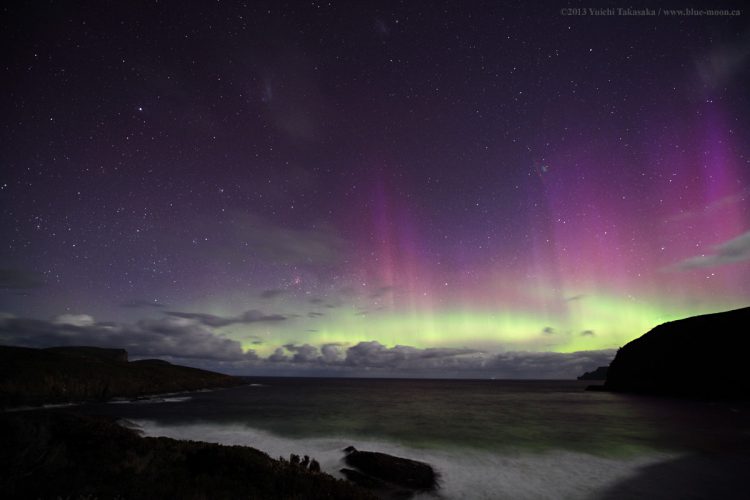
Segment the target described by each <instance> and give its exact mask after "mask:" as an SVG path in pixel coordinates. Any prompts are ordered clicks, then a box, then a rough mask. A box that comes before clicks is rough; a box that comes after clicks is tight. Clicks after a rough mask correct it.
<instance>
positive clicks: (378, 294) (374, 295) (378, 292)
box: [370, 286, 393, 299]
mask: <svg viewBox="0 0 750 500" xmlns="http://www.w3.org/2000/svg"><path fill="white" fill-rule="evenodd" d="M389 293H393V287H392V286H381V287H378V288H376V289H375V290H374V291H373V292H371V293H370V298H371V299H380V298H383V297H384V296H386V295H388V294H389Z"/></svg>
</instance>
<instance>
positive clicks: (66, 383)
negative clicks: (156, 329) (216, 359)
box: [0, 346, 243, 408]
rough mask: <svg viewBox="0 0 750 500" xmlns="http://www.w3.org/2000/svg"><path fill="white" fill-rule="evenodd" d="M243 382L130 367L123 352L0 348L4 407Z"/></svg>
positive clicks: (169, 368) (165, 366) (190, 371)
mask: <svg viewBox="0 0 750 500" xmlns="http://www.w3.org/2000/svg"><path fill="white" fill-rule="evenodd" d="M242 383H243V382H242V380H241V379H239V378H237V377H230V376H229V375H223V374H220V373H214V372H210V371H206V370H199V369H197V368H189V367H186V366H179V365H172V364H170V363H168V362H166V361H161V360H141V361H130V362H129V361H128V355H127V352H126V351H125V350H124V349H102V348H97V347H55V348H49V349H31V348H26V347H11V346H0V408H2V407H6V408H7V407H13V406H24V405H40V404H50V403H66V402H75V401H92V400H98V401H102V400H107V399H110V398H113V397H126V398H135V397H138V396H144V395H149V394H157V393H166V392H180V391H191V390H198V389H207V388H217V387H230V386H234V385H240V384H242Z"/></svg>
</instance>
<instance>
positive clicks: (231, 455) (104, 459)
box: [0, 410, 376, 500]
mask: <svg viewBox="0 0 750 500" xmlns="http://www.w3.org/2000/svg"><path fill="white" fill-rule="evenodd" d="M0 443H2V446H0V471H1V472H0V491H2V497H3V498H7V499H16V498H18V499H22V498H77V499H83V498H120V499H141V498H153V499H170V500H171V499H175V498H180V499H188V500H190V499H195V500H198V499H207V498H211V499H232V500H234V499H238V498H268V499H277V498H278V499H301V498H305V499H340V500H345V499H346V500H348V499H351V500H357V499H361V500H376V499H375V497H374V496H373V495H372V494H370V493H369V492H367V491H366V490H363V489H361V488H359V487H357V486H356V485H353V484H351V483H349V482H347V481H345V480H343V479H335V478H333V477H331V476H330V475H328V474H324V473H321V472H311V471H309V470H307V469H304V468H302V467H300V466H299V465H292V464H291V463H289V462H287V461H282V460H274V459H272V458H271V457H269V456H268V455H267V454H265V453H263V452H261V451H259V450H256V449H254V448H250V447H245V446H222V445H218V444H212V443H201V442H195V441H178V440H175V439H169V438H149V437H141V436H139V435H138V433H137V432H136V431H135V430H133V429H130V428H126V427H123V426H121V425H118V424H117V423H116V422H115V421H114V420H113V419H109V418H105V417H91V416H84V415H77V414H73V413H67V412H57V411H52V410H48V411H38V410H37V411H27V412H13V413H5V414H0Z"/></svg>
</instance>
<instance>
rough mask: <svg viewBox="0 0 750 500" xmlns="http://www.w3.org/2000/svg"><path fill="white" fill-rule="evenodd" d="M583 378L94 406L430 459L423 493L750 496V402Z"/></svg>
mask: <svg viewBox="0 0 750 500" xmlns="http://www.w3.org/2000/svg"><path fill="white" fill-rule="evenodd" d="M586 384H587V383H585V382H577V381H495V380H404V379H400V380H393V379H310V378H297V379H294V378H262V379H261V378H257V379H251V380H249V381H248V385H246V386H242V387H236V388H231V389H222V390H217V391H212V392H199V393H193V394H190V395H179V396H173V397H166V398H155V399H153V400H151V401H148V400H146V401H143V400H141V401H138V402H135V403H133V404H99V405H87V406H86V407H85V411H87V412H91V413H104V414H110V415H117V416H120V417H123V418H125V419H127V420H129V421H130V422H132V423H134V424H135V425H137V426H138V427H139V428H140V429H142V431H143V432H144V434H145V435H148V436H167V437H172V438H176V439H190V440H200V441H209V442H215V443H222V444H231V445H247V446H252V447H254V448H257V449H260V450H262V451H265V452H267V453H268V454H269V455H271V456H272V457H279V456H281V457H286V458H288V457H289V455H290V454H292V453H295V454H298V455H309V456H310V457H312V458H315V459H316V460H318V462H320V464H321V467H322V469H323V470H324V471H326V472H328V473H330V474H332V475H334V476H337V477H343V476H341V474H340V472H339V470H340V469H341V468H342V467H343V466H344V464H343V462H342V458H343V452H342V450H343V448H345V447H347V446H354V447H356V448H357V449H360V450H369V451H381V452H384V453H389V454H392V455H397V456H402V457H406V458H411V459H415V460H421V461H424V462H427V463H429V464H431V465H432V466H433V467H434V468H435V469H436V470H437V472H438V473H439V475H440V488H439V489H438V490H437V491H436V492H433V493H425V494H422V495H420V496H419V497H421V498H445V499H459V498H468V499H485V498H486V499H502V498H509V499H510V498H512V499H524V498H528V499H536V498H550V499H558V498H570V499H579V498H580V499H588V498H590V499H598V498H607V499H609V498H636V497H641V498H685V497H689V498H728V497H734V498H750V496H748V494H750V490H748V488H747V487H746V486H744V485H743V481H742V480H743V479H744V472H743V471H745V470H750V468H748V467H750V460H748V457H750V406H748V405H746V404H730V403H712V402H701V401H685V400H677V399H665V398H655V397H644V396H632V395H621V394H612V393H606V392H586V391H584V388H585V386H586Z"/></svg>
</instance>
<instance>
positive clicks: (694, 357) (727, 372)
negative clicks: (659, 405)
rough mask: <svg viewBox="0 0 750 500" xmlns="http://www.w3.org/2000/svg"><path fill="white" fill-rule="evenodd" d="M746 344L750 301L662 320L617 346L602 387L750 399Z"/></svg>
mask: <svg viewBox="0 0 750 500" xmlns="http://www.w3.org/2000/svg"><path fill="white" fill-rule="evenodd" d="M749 345H750V307H746V308H743V309H737V310H734V311H727V312H721V313H716V314H706V315H703V316H695V317H692V318H686V319H682V320H678V321H671V322H669V323H664V324H662V325H659V326H657V327H656V328H654V329H652V330H651V331H649V332H648V333H646V334H645V335H643V336H642V337H640V338H638V339H636V340H633V341H632V342H630V343H628V344H626V345H625V346H624V347H622V348H621V349H620V350H619V351H617V355H616V356H615V359H614V360H613V361H612V363H611V364H610V366H609V371H608V373H607V380H606V382H605V384H604V387H605V389H607V390H610V391H625V392H636V393H648V394H660V395H669V396H682V397H697V398H722V399H750V376H749V375H748V367H747V359H748V350H747V348H748V346H749Z"/></svg>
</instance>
